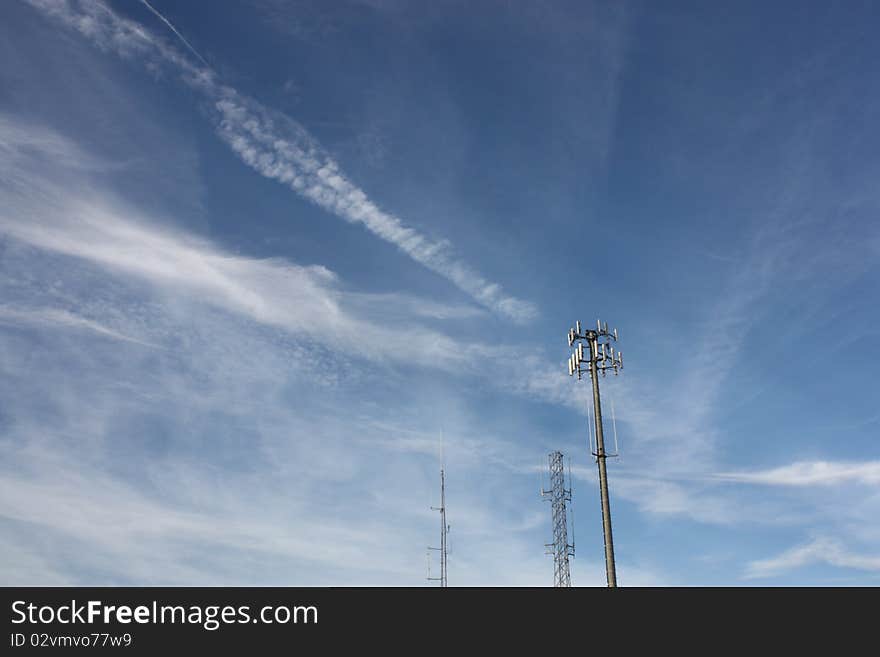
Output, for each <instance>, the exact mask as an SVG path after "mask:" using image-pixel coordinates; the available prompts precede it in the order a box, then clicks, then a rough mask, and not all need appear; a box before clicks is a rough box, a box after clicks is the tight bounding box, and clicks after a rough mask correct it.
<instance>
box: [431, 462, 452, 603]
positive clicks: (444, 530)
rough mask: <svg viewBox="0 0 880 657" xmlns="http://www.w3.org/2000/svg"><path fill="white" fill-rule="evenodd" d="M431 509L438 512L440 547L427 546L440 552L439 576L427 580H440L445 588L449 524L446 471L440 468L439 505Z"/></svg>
mask: <svg viewBox="0 0 880 657" xmlns="http://www.w3.org/2000/svg"><path fill="white" fill-rule="evenodd" d="M431 509H432V510H434V511H439V512H440V547H438V548H437V547H429V548H428V549H429V550H437V551H438V552H440V577H431V576H430V573H429V576H428V580H429V581H433V582H440V586H441V587H442V588H445V587H446V586H447V584H446V562H447V548H446V546H447V543H446V535H447V534H448V533H449V525H448V524H446V473H445V472H444V469H443V468H440V506H432V507H431Z"/></svg>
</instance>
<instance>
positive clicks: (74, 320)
mask: <svg viewBox="0 0 880 657" xmlns="http://www.w3.org/2000/svg"><path fill="white" fill-rule="evenodd" d="M0 323H3V324H12V325H37V326H59V327H62V328H72V329H84V330H87V331H92V332H94V333H97V334H98V335H103V336H106V337H108V338H113V339H115V340H124V341H127V342H133V343H135V344H139V345H143V346H145V347H155V346H156V345H153V344H150V343H149V342H144V341H143V340H138V339H137V338H133V337H130V336H127V335H123V334H122V333H120V332H119V331H114V330H113V329H111V328H107V327H106V326H104V325H103V324H100V323H99V322H95V321H93V320H90V319H86V318H85V317H80V316H79V315H76V314H74V313H71V312H68V311H66V310H60V309H58V308H16V307H12V306H9V305H6V304H3V305H0Z"/></svg>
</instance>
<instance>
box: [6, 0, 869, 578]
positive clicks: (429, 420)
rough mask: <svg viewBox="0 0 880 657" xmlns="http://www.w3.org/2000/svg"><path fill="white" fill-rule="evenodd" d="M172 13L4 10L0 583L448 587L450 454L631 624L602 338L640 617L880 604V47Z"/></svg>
mask: <svg viewBox="0 0 880 657" xmlns="http://www.w3.org/2000/svg"><path fill="white" fill-rule="evenodd" d="M151 6H152V9H153V10H154V11H151V8H150V7H149V6H147V5H146V3H143V2H138V1H136V0H124V1H123V0H115V1H109V0H80V1H78V2H74V1H70V2H68V1H65V0H22V1H21V2H6V3H3V7H2V9H0V14H2V20H0V37H2V38H0V368H2V372H0V449H2V453H3V458H2V459H0V546H2V552H3V554H4V559H3V560H2V563H0V581H2V582H3V583H5V584H142V585H143V584H147V585H151V584H191V585H198V584H208V585H227V584H253V585H258V584H269V585H271V584H278V585H282V584H283V585H344V584H355V585H361V584H379V585H382V584H389V585H407V586H410V585H411V586H422V585H427V583H426V582H425V576H426V574H427V555H426V549H425V548H426V546H427V545H429V544H436V543H437V541H438V540H439V537H438V525H439V521H438V517H437V513H436V512H435V511H431V510H430V508H429V507H430V506H431V505H432V504H434V505H436V504H437V501H438V495H439V491H438V485H439V481H438V479H439V476H438V475H439V473H438V469H439V464H440V460H441V455H440V452H441V436H442V444H443V452H444V456H443V458H444V460H445V463H446V470H447V485H448V499H447V503H448V514H449V521H450V523H451V525H452V530H451V534H450V546H451V550H452V552H451V555H450V560H449V578H450V584H452V585H464V584H470V585H516V584H523V585H550V584H551V583H552V573H553V565H552V562H551V560H550V557H548V556H545V555H544V554H543V551H544V543H545V542H547V541H549V540H550V537H551V528H550V509H549V506H548V505H547V504H546V503H542V500H541V498H540V496H539V495H538V490H539V486H540V474H539V473H540V470H541V468H542V467H546V455H547V453H548V452H549V451H551V450H555V449H560V450H562V451H563V452H565V453H566V454H567V455H570V456H571V458H572V471H573V474H574V516H575V525H574V534H575V539H576V543H577V556H576V558H575V559H574V560H573V562H572V582H573V584H574V585H602V584H603V583H604V567H603V563H602V539H601V524H600V519H599V500H598V490H597V484H596V479H597V477H596V471H595V465H594V463H593V462H592V460H591V459H590V457H589V455H588V453H587V432H586V426H587V425H586V421H587V417H586V400H587V394H588V386H587V383H586V381H584V382H581V383H580V384H577V383H576V382H573V381H572V380H571V379H569V377H568V376H567V374H566V370H565V361H566V359H567V358H568V353H569V352H568V346H567V343H566V339H565V333H566V332H567V330H568V328H569V326H571V325H572V323H573V322H574V320H576V319H580V320H582V321H584V322H587V323H588V322H593V321H595V319H596V318H597V317H601V318H602V319H603V320H606V321H608V322H609V323H610V324H612V325H614V326H617V327H618V328H619V329H620V333H621V342H620V347H621V348H622V350H623V352H624V353H625V355H626V370H625V371H624V373H623V375H622V376H621V377H619V378H617V379H605V380H603V382H602V383H603V396H604V399H605V405H606V410H607V408H608V407H609V406H610V404H611V401H612V399H613V403H614V407H615V418H616V428H617V434H618V438H619V443H620V451H621V457H620V458H619V459H616V460H614V461H611V462H610V466H609V477H610V482H611V496H612V511H613V516H614V530H615V543H616V552H617V559H618V568H617V570H618V579H619V583H620V584H621V585H624V586H625V585H667V584H673V585H717V584H725V585H753V584H763V585H768V584H769V585H775V584H811V585H840V584H844V585H846V584H874V585H876V584H878V583H880V525H878V524H877V518H878V517H880V447H878V442H877V434H878V427H880V405H878V401H880V400H878V387H877V385H876V383H875V380H874V379H875V373H876V365H877V363H878V362H880V349H878V346H877V344H878V342H877V340H876V338H877V335H878V329H877V323H878V319H880V317H878V311H877V303H876V299H877V295H878V282H880V278H878V267H877V263H878V257H880V223H878V220H877V215H878V209H880V208H878V206H880V197H878V194H877V192H876V180H877V178H878V174H880V155H878V153H880V148H878V147H880V135H878V133H877V131H876V127H875V120H874V119H875V117H876V116H877V113H878V109H880V81H878V79H877V76H876V74H875V65H874V62H876V60H877V56H878V55H880V52H878V48H880V46H878V45H877V43H876V40H875V39H873V38H871V37H872V29H871V28H872V26H873V25H875V24H876V21H877V20H878V19H880V16H878V11H877V9H876V8H873V7H870V6H869V5H867V4H857V3H845V4H844V5H843V6H835V7H831V6H828V5H822V4H817V5H815V6H809V5H807V4H805V3H772V6H767V4H766V3H737V4H736V6H731V7H726V8H720V7H719V6H717V5H714V6H710V5H707V4H706V3H663V6H660V5H658V4H656V3H630V2H608V3H591V2H571V3H565V2H546V3H539V2H534V3H525V2H481V3H459V2H435V3H413V2H402V1H395V0H357V1H355V0H351V1H342V0H340V1H339V2H333V3H328V2H296V1H291V2H283V1H281V0H254V1H253V2H246V1H244V0H240V1H238V0H237V1H234V2H212V3H210V4H208V3H172V2H167V1H164V0H156V1H155V2H153V3H152V5H151ZM608 424H609V425H610V418H609V422H608ZM608 429H610V426H609V427H607V428H606V431H607V430H608ZM609 433H610V431H609ZM433 569H434V574H435V575H436V569H437V564H436V562H435V563H434V565H433Z"/></svg>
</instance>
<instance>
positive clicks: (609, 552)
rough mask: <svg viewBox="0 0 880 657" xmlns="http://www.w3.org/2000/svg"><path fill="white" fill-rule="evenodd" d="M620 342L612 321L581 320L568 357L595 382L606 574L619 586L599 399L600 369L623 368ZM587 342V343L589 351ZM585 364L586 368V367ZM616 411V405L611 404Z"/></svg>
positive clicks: (573, 370)
mask: <svg viewBox="0 0 880 657" xmlns="http://www.w3.org/2000/svg"><path fill="white" fill-rule="evenodd" d="M616 342H617V329H614V330H613V331H609V330H608V324H607V323H606V324H605V325H604V326H603V325H602V322H598V321H597V322H596V330H595V331H594V330H593V329H586V330H584V331H581V323H580V322H577V324H576V326H575V328H572V329H569V330H568V346H569V347H572V348H573V349H574V353H573V354H572V355H571V358H569V359H568V375H569V376H574V375H575V374H577V378H578V381H580V379H581V375H582V374H584V373H585V372H588V373H589V375H590V380H591V381H592V383H593V418H594V420H595V423H596V451H595V452H593V456H594V457H596V463H597V464H598V465H599V493H600V496H601V500H602V534H603V536H604V539H605V575H606V577H607V579H608V586H609V587H612V588H613V587H615V586H617V571H616V570H615V566H614V538H613V537H612V535H611V501H610V499H609V497H608V472H607V470H606V467H605V461H606V459H607V458H608V457H609V456H616V454H608V453H607V452H606V451H605V438H604V435H603V433H602V404H601V402H600V400H599V372H601V373H602V376H603V377H604V376H605V372H606V371H607V370H612V371H613V372H614V374H615V375H616V374H617V372H618V371H619V370H621V369H623V356H622V355H621V353H620V352H619V351H618V352H617V354H616V355H615V353H614V347H613V346H612V345H613V343H616ZM584 344H586V345H587V348H586V350H585V349H584ZM582 366H584V367H582ZM611 410H612V411H613V410H614V404H613V403H612V405H611Z"/></svg>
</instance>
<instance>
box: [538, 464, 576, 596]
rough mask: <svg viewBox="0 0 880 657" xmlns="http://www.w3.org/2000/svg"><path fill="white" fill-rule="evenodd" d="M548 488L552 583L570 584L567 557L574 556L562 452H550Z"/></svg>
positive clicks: (568, 489) (568, 494)
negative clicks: (551, 509) (570, 540)
mask: <svg viewBox="0 0 880 657" xmlns="http://www.w3.org/2000/svg"><path fill="white" fill-rule="evenodd" d="M549 460H550V490H549V491H543V492H544V494H549V496H550V502H551V504H552V506H553V542H552V543H548V544H547V548H548V554H552V555H553V585H554V586H571V572H570V570H569V565H568V558H569V557H573V556H574V544H571V543H569V542H568V525H567V511H566V506H565V503H566V502H571V489H570V488H566V487H565V466H564V463H563V456H562V452H551V453H550V455H549Z"/></svg>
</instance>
